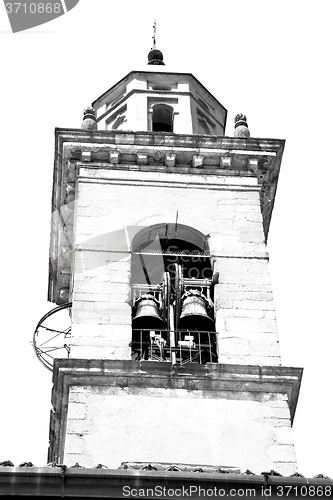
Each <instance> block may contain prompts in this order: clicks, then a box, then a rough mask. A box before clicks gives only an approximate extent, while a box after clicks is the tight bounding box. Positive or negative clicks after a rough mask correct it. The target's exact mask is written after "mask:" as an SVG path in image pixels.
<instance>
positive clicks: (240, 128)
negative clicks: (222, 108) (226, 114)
mask: <svg viewBox="0 0 333 500" xmlns="http://www.w3.org/2000/svg"><path fill="white" fill-rule="evenodd" d="M234 137H240V138H243V137H244V138H246V139H248V138H249V137H250V131H249V128H248V125H247V118H246V115H244V113H238V114H237V115H236V116H235V130H234Z"/></svg>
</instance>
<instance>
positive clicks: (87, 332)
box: [71, 166, 280, 365]
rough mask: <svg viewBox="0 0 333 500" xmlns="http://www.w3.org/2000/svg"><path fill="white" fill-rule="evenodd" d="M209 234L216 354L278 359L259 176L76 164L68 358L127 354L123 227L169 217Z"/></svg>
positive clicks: (250, 360) (226, 358)
mask: <svg viewBox="0 0 333 500" xmlns="http://www.w3.org/2000/svg"><path fill="white" fill-rule="evenodd" d="M177 211H178V223H179V224H184V225H188V226H190V227H193V228H195V229H197V230H199V231H201V232H202V233H203V234H205V235H209V239H208V241H209V246H210V250H211V254H212V261H213V263H214V271H215V272H218V273H219V283H218V284H217V285H216V286H215V314H216V326H217V332H218V334H219V360H220V362H228V363H242V364H266V365H270V364H271V365H276V364H280V357H279V347H278V338H277V331H276V321H275V315H274V305H273V298H272V287H271V283H270V277H269V272H268V263H267V253H266V247H265V243H264V234H263V228H262V220H261V212H260V201H259V187H258V186H257V179H256V177H240V176H217V175H216V176H214V175H209V176H205V175H195V174H188V175H186V174H181V175H179V174H171V173H162V172H142V171H141V172H140V171H124V170H112V169H106V168H89V167H88V166H82V167H81V169H80V176H79V192H78V200H77V209H76V226H75V233H76V243H75V273H74V294H73V299H74V301H73V318H72V320H73V327H72V351H71V356H72V357H76V358H80V357H82V358H104V359H126V358H127V359H129V358H128V357H129V356H130V349H129V347H128V346H129V343H130V340H131V308H130V305H129V293H130V288H129V282H130V255H129V244H130V241H126V238H128V235H126V230H125V229H124V228H125V227H126V226H131V227H138V230H140V229H141V228H142V227H143V226H149V225H153V224H157V223H170V222H175V220H176V214H177Z"/></svg>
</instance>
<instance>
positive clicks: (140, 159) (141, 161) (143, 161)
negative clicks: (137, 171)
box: [136, 153, 148, 165]
mask: <svg viewBox="0 0 333 500" xmlns="http://www.w3.org/2000/svg"><path fill="white" fill-rule="evenodd" d="M136 162H137V164H138V165H147V163H148V155H146V154H143V153H137V155H136Z"/></svg>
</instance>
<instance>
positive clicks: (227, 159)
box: [220, 156, 231, 170]
mask: <svg viewBox="0 0 333 500" xmlns="http://www.w3.org/2000/svg"><path fill="white" fill-rule="evenodd" d="M220 168H224V169H226V170H228V169H230V168H231V156H221V158H220Z"/></svg>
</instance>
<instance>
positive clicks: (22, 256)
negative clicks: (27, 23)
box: [0, 0, 333, 478]
mask: <svg viewBox="0 0 333 500" xmlns="http://www.w3.org/2000/svg"><path fill="white" fill-rule="evenodd" d="M332 14H333V4H332V2H331V0H327V1H325V0H322V1H318V2H313V1H312V2H308V1H301V0H294V1H293V2H291V1H287V0H280V1H267V0H265V1H261V0H258V1H255V0H254V1H249V0H247V1H243V0H237V1H234V2H233V1H231V0H230V1H225V0H218V1H215V0H213V1H206V2H195V1H191V2H189V1H187V0H183V1H173V0H170V1H168V2H165V1H164V2H156V1H152V2H151V1H147V0H141V1H129V0H127V1H126V2H116V1H111V0H98V1H93V0H80V3H79V4H78V6H76V7H75V8H74V9H73V10H72V11H70V12H69V13H68V14H66V15H65V16H62V17H60V18H58V19H56V20H55V21H52V22H50V23H48V24H46V25H44V26H41V27H37V28H35V29H33V30H29V31H27V32H22V33H17V34H11V31H10V26H9V21H8V19H7V17H6V13H5V9H4V7H1V6H0V44H1V53H2V56H1V67H2V77H1V83H0V89H1V97H2V98H1V107H0V113H1V118H0V127H1V130H0V133H1V136H0V137H1V139H2V147H1V155H0V157H1V177H2V179H1V180H2V195H1V204H3V207H2V228H3V229H2V245H1V252H2V255H1V262H2V263H3V267H2V278H4V279H2V286H1V288H2V305H3V310H2V325H3V328H2V341H1V347H2V349H1V363H0V391H1V392H0V396H1V403H2V409H1V412H0V461H2V460H11V461H12V462H14V464H15V465H18V464H19V463H20V462H23V461H32V462H33V463H34V464H35V465H39V466H42V465H45V464H46V458H47V447H48V425H49V410H50V396H51V372H49V371H47V370H46V369H45V368H44V367H43V366H42V365H41V363H39V361H38V360H37V358H36V357H35V355H34V353H33V350H32V347H31V344H30V342H31V339H32V335H33V332H34V329H35V326H36V324H37V322H38V320H39V319H40V317H41V316H42V315H43V314H44V313H45V312H47V311H48V310H50V309H51V308H52V307H53V306H52V305H51V304H49V303H47V300H46V297H47V281H48V246H49V225H50V215H51V190H52V180H53V179H52V174H53V160H54V157H53V151H54V128H55V127H80V124H81V121H82V110H83V108H84V107H85V106H87V105H89V104H90V103H91V102H92V101H93V100H95V99H96V98H97V97H99V96H100V95H101V94H102V93H103V92H104V91H105V90H107V89H108V88H109V87H111V86H112V85H114V84H115V83H116V82H117V81H118V80H120V79H121V78H122V77H123V76H125V75H126V74H127V73H128V72H130V71H131V70H135V69H141V68H142V67H143V66H145V64H146V57H147V53H148V51H149V49H150V47H151V43H152V40H151V36H152V25H153V20H154V18H156V20H157V47H158V48H160V49H161V50H162V51H163V53H164V60H165V62H166V64H167V67H168V68H170V71H180V72H190V73H193V74H194V76H195V77H196V78H197V79H198V80H199V81H200V82H201V83H202V84H203V85H204V86H205V87H206V88H207V89H208V90H209V91H210V92H211V93H212V94H213V95H214V96H215V97H216V98H217V99H218V100H219V101H220V102H221V103H222V104H223V105H224V106H225V107H226V108H227V109H228V112H229V114H228V122H227V135H233V117H234V115H235V114H236V113H238V112H244V113H246V115H247V117H248V123H249V128H250V130H251V134H252V136H254V137H273V138H279V139H286V140H287V143H286V149H285V153H284V158H283V161H282V168H281V174H280V179H279V184H278V191H277V198H276V203H275V208H274V214H273V218H272V224H271V230H270V236H269V245H268V249H269V252H270V261H271V275H272V281H273V287H274V297H275V304H276V311H277V320H278V327H279V335H280V343H281V351H282V360H283V364H284V365H286V366H300V367H304V377H303V382H302V387H301V395H300V399H299V404H298V408H297V411H296V418H295V423H294V437H295V446H296V453H297V457H298V465H299V471H300V472H301V473H302V474H304V475H306V476H308V477H312V476H314V475H316V474H318V473H323V474H326V475H328V476H330V477H331V478H333V460H332V458H331V450H332V449H333V438H332V391H331V382H332V368H331V360H332V351H333V340H332V336H333V335H332V334H333V328H332V309H333V307H332V303H331V282H332V278H333V266H332V260H331V251H332V243H331V242H332V239H331V237H330V233H331V228H332V224H331V214H332V209H331V200H332V181H333V173H332V172H333V168H332V157H331V153H330V142H331V137H332V128H333V123H332V120H333V106H332V89H333V85H332V83H333V82H332V80H333V78H332V48H333V44H332V24H331V23H332ZM236 465H237V464H236ZM254 472H256V473H259V472H261V471H254Z"/></svg>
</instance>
